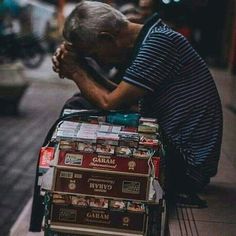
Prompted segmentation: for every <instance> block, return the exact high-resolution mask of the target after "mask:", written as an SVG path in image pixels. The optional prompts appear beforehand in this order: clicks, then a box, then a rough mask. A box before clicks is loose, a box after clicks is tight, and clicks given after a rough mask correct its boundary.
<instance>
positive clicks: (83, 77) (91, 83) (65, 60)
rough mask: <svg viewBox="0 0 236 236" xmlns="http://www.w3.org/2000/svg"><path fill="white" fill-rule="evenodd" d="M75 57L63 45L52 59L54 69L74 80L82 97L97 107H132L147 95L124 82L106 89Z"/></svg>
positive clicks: (144, 91) (62, 75) (142, 90)
mask: <svg viewBox="0 0 236 236" xmlns="http://www.w3.org/2000/svg"><path fill="white" fill-rule="evenodd" d="M75 56H76V55H74V54H72V53H71V52H69V51H68V50H67V49H66V48H65V46H63V45H62V46H61V47H60V49H59V50H57V52H56V54H55V55H54V56H53V58H52V61H53V69H54V71H55V72H57V73H58V74H59V75H60V76H61V77H67V78H68V79H71V80H73V81H74V82H75V83H76V85H77V86H78V87H79V89H80V91H81V93H82V95H83V96H84V97H85V98H86V99H87V100H88V101H89V102H91V103H92V104H94V105H96V106H97V107H99V108H101V109H104V110H112V109H122V108H127V107H131V106H133V105H136V104H137V101H138V100H139V99H140V98H141V97H142V96H144V94H145V93H146V90H145V89H142V88H139V87H136V86H135V85H132V84H130V83H128V82H124V81H123V82H121V83H120V84H119V85H117V87H116V88H115V89H113V90H110V89H108V88H107V87H104V85H101V84H100V83H98V82H97V81H96V80H94V79H93V78H92V77H91V75H90V74H89V73H87V72H86V71H85V70H83V69H82V68H81V67H80V66H79V65H78V64H77V63H76V62H75V61H76V60H75Z"/></svg>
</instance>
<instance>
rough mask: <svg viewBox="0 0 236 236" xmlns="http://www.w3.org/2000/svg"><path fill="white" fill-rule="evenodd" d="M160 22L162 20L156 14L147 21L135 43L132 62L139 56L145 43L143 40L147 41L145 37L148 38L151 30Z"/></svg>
mask: <svg viewBox="0 0 236 236" xmlns="http://www.w3.org/2000/svg"><path fill="white" fill-rule="evenodd" d="M158 21H160V22H161V19H160V17H159V14H158V13H154V14H153V15H152V16H151V17H149V18H148V19H147V20H146V21H145V24H144V26H143V27H142V29H141V31H140V32H139V35H138V37H137V39H136V42H135V46H134V50H133V56H132V59H131V61H133V59H134V58H135V57H136V56H137V54H138V51H139V49H140V47H141V45H142V43H143V40H144V39H145V37H146V36H147V34H148V32H149V30H150V28H151V27H152V26H153V25H154V24H155V23H157V22H158Z"/></svg>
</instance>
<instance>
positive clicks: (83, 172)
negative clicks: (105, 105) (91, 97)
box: [30, 109, 167, 236]
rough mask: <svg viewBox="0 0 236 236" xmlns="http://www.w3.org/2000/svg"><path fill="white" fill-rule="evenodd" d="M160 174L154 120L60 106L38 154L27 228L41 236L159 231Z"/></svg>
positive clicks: (156, 234) (146, 235)
mask: <svg viewBox="0 0 236 236" xmlns="http://www.w3.org/2000/svg"><path fill="white" fill-rule="evenodd" d="M164 177H165V155H164V148H163V143H162V141H161V133H160V128H159V125H158V122H157V120H156V119H153V118H146V117H141V115H140V114H138V113H127V112H118V111H114V112H101V111H96V110H68V109H66V110H65V111H64V114H63V116H62V117H61V118H60V119H59V120H58V121H57V122H56V123H55V124H54V125H53V127H52V128H51V130H50V131H49V133H48V136H47V138H46V140H45V143H44V146H43V147H42V148H41V151H40V155H39V162H38V168H37V177H36V186H35V193H34V201H33V208H32V217H31V226H30V227H31V229H30V230H31V231H37V228H39V227H40V228H41V227H42V228H43V230H44V232H45V233H44V235H45V236H76V235H101V236H106V235H107V236H108V235H120V236H164V235H166V234H165V231H166V228H167V227H166V226H167V210H166V201H165V191H164V189H165V188H164V187H165V178H164ZM42 220H43V223H42Z"/></svg>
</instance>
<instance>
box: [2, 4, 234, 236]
mask: <svg viewBox="0 0 236 236" xmlns="http://www.w3.org/2000/svg"><path fill="white" fill-rule="evenodd" d="M77 2H79V1H78V0H77V1H76V0H74V1H69V0H44V1H39V0H0V131H1V135H0V140H1V145H0V176H1V178H0V212H1V217H0V236H8V235H11V236H17V235H18V236H25V235H35V234H28V233H27V229H28V225H29V216H30V202H29V201H30V199H31V197H32V194H33V186H34V180H35V171H36V164H37V158H38V152H39V148H40V146H41V145H42V143H43V140H44V138H45V136H46V134H47V131H48V130H49V128H50V126H51V125H52V124H53V122H54V121H55V120H56V119H57V118H58V116H59V114H60V111H61V109H62V106H63V104H64V103H65V101H66V100H67V99H68V98H70V97H71V96H72V95H73V93H75V92H76V91H77V88H76V86H75V85H74V84H73V83H72V82H71V81H68V80H61V79H59V78H58V77H57V75H56V74H55V73H54V72H53V71H52V69H51V66H52V64H51V56H52V53H53V52H54V51H55V48H56V46H57V45H58V44H59V43H60V42H61V41H62V37H61V29H62V26H63V21H64V18H65V17H66V16H67V15H68V14H69V13H70V11H71V10H72V9H73V7H74V6H75V4H76V3H77ZM103 2H107V3H109V4H111V5H113V6H114V7H116V8H118V9H119V10H120V11H122V12H123V13H124V14H126V15H127V17H128V18H129V19H130V20H132V21H133V22H139V23H142V22H144V21H145V19H147V17H148V16H150V15H151V14H152V13H153V12H155V11H157V12H159V13H160V15H161V17H162V18H163V19H164V21H166V23H167V24H169V25H170V26H171V27H173V28H174V29H175V30H177V31H179V32H180V33H182V34H183V35H185V36H186V37H187V38H188V39H189V41H190V42H191V43H192V44H193V46H194V47H195V49H196V50H197V51H198V52H199V54H200V55H201V56H202V57H203V58H204V59H205V61H206V62H207V64H208V65H209V67H210V69H211V72H212V74H213V75H214V78H215V81H216V84H217V87H218V90H219V93H220V96H221V99H222V104H223V111H224V136H223V146H222V156H221V160H220V166H219V171H218V174H217V176H216V177H215V178H213V181H212V183H211V184H210V185H209V186H208V187H207V189H206V192H204V193H203V195H202V196H203V198H205V199H206V200H207V201H208V208H207V209H187V208H186V209H180V208H178V207H176V208H175V209H173V212H171V214H170V227H169V228H170V234H171V235H173V236H176V235H177V236H178V235H181V236H182V235H187V236H188V235H190V236H195V235H196V236H199V235H200V236H202V235H203V236H222V235H225V236H234V235H236V171H235V170H236V169H235V168H236V145H235V141H236V128H235V127H236V92H235V91H236V0H224V1H223V0H153V1H152V0H140V1H139V0H130V1H129V0H127V1H125V0H116V1H115V0H114V1H112V0H106V1H105V0H104V1H103ZM25 207H26V208H25ZM24 209H25V211H23V210H24ZM22 211H23V213H22ZM40 235H42V234H40Z"/></svg>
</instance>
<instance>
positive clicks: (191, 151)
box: [123, 14, 222, 184]
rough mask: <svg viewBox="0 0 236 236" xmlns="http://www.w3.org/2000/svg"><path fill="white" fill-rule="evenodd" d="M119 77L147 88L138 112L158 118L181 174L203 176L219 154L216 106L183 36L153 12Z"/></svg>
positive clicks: (203, 68) (202, 67)
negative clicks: (183, 171) (179, 162)
mask: <svg viewBox="0 0 236 236" xmlns="http://www.w3.org/2000/svg"><path fill="white" fill-rule="evenodd" d="M123 80H124V81H126V82H128V83H131V84H133V85H136V86H138V87H141V88H143V89H145V90H147V91H148V93H147V94H146V95H145V97H144V98H143V99H142V103H141V104H142V105H141V113H142V114H143V115H145V116H148V117H155V118H157V119H158V121H159V123H160V125H161V127H162V129H163V131H164V134H165V136H166V137H167V139H168V140H169V142H171V143H172V144H173V146H174V147H175V148H176V149H177V150H178V151H180V153H181V154H182V156H183V157H184V160H185V161H186V163H187V175H189V176H190V177H191V178H193V179H195V180H196V181H197V182H198V183H203V184H204V182H205V183H206V182H208V181H209V178H210V177H211V176H214V175H215V174H216V172H217V166H218V161H219V156H220V148H221V139H222V107H221V101H220V98H219V94H218V91H217V88H216V85H215V83H214V80H213V78H212V76H211V74H210V72H209V70H208V68H207V65H206V64H205V62H204V61H203V59H202V58H201V57H200V56H199V55H198V53H197V52H196V51H195V50H194V49H193V47H192V46H191V45H190V43H189V42H188V41H187V39H186V38H185V37H184V36H182V35H181V34H179V33H177V32H175V31H173V30H172V29H170V28H169V27H168V26H167V25H165V24H164V23H163V22H162V21H161V20H160V19H159V17H158V15H157V14H156V15H154V16H153V18H152V19H150V20H149V22H147V24H145V26H144V27H143V29H142V30H141V32H140V35H139V37H138V40H137V45H136V47H135V53H134V57H133V60H132V63H131V64H130V66H129V67H128V68H127V70H126V72H125V74H124V77H123ZM173 158H174V157H173Z"/></svg>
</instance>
